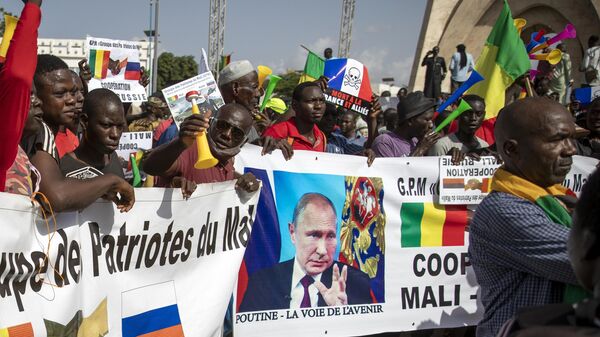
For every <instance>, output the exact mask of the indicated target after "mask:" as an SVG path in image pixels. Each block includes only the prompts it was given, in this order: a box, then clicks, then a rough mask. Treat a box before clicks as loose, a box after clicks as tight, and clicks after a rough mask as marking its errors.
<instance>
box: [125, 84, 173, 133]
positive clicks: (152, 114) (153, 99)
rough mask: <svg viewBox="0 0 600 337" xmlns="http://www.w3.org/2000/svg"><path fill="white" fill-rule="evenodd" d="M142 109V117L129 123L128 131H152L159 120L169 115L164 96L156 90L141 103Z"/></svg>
mask: <svg viewBox="0 0 600 337" xmlns="http://www.w3.org/2000/svg"><path fill="white" fill-rule="evenodd" d="M142 110H144V112H143V113H142V115H141V117H142V118H140V119H136V120H135V121H133V122H131V124H129V131H130V132H137V131H154V129H156V128H157V127H158V126H159V124H161V122H163V121H164V120H165V119H167V118H168V117H169V116H170V115H171V113H170V112H169V107H168V106H167V102H166V100H165V96H164V95H163V93H162V92H161V91H157V92H155V93H153V94H152V95H151V96H150V97H148V101H147V102H144V103H142Z"/></svg>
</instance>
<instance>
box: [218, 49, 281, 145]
mask: <svg viewBox="0 0 600 337" xmlns="http://www.w3.org/2000/svg"><path fill="white" fill-rule="evenodd" d="M219 90H220V91H221V95H223V100H224V101H225V103H232V102H235V103H238V104H241V105H243V106H244V107H246V109H247V110H248V111H249V113H250V115H251V117H252V119H253V121H254V122H253V123H254V124H253V128H252V129H251V130H250V133H249V134H248V142H249V143H255V142H257V141H258V139H259V138H260V133H259V132H258V129H259V128H261V127H260V126H258V125H257V124H263V126H262V127H265V126H264V125H269V124H270V120H269V119H268V118H267V116H266V115H265V114H263V113H260V112H259V108H260V106H259V102H260V97H261V96H262V95H263V93H264V92H263V89H262V88H260V87H259V85H258V72H257V71H256V69H255V68H254V66H253V65H252V63H250V61H248V60H241V61H234V62H231V63H229V64H228V65H227V66H226V67H225V68H223V70H221V71H220V72H219Z"/></svg>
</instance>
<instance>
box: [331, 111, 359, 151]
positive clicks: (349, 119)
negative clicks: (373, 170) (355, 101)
mask: <svg viewBox="0 0 600 337" xmlns="http://www.w3.org/2000/svg"><path fill="white" fill-rule="evenodd" d="M358 118H359V116H357V115H356V113H355V112H352V111H350V110H344V111H343V112H342V117H341V119H340V129H339V130H334V131H333V133H332V138H331V143H333V144H335V145H337V146H338V147H339V148H341V149H342V150H343V153H344V154H359V153H361V152H362V151H364V149H365V142H366V141H367V138H365V137H363V136H362V135H361V134H359V133H358V132H357V130H356V120H357V119H358Z"/></svg>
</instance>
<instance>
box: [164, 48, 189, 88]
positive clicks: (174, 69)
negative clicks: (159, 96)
mask: <svg viewBox="0 0 600 337" xmlns="http://www.w3.org/2000/svg"><path fill="white" fill-rule="evenodd" d="M196 75H198V63H196V61H195V60H194V57H193V56H190V55H187V56H175V55H173V54H172V53H162V54H160V55H159V56H158V71H157V77H158V78H157V81H156V84H157V90H162V89H163V88H165V87H168V86H171V85H173V84H175V83H177V82H181V81H183V80H185V79H188V78H190V77H193V76H196Z"/></svg>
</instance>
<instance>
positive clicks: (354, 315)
mask: <svg viewBox="0 0 600 337" xmlns="http://www.w3.org/2000/svg"><path fill="white" fill-rule="evenodd" d="M260 152H261V149H260V148H258V147H253V146H248V145H246V146H244V148H243V149H242V152H241V155H240V156H238V157H236V166H237V169H238V171H241V170H245V171H247V172H252V173H254V175H256V176H257V177H258V178H259V179H261V180H262V183H263V188H262V190H261V197H260V200H259V204H258V208H257V209H258V212H257V214H256V218H255V222H254V227H253V230H252V235H251V239H250V244H249V245H248V247H247V249H246V253H245V256H244V261H243V263H242V267H241V269H240V274H239V279H238V285H237V290H236V292H235V295H236V299H235V302H236V303H235V309H236V312H235V316H234V324H235V325H234V331H235V335H236V336H238V337H247V336H264V337H269V336H280V335H281V331H286V334H288V335H290V336H318V335H325V334H326V335H327V336H357V335H366V334H375V333H380V332H387V331H409V330H422V329H433V328H451V327H461V326H465V325H474V324H476V323H477V322H478V321H479V319H480V318H481V317H482V312H483V307H482V305H481V303H480V301H479V299H478V298H479V289H478V285H477V282H476V278H475V275H474V272H473V269H472V267H471V266H470V262H469V258H468V253H467V252H468V238H469V233H468V232H467V231H466V228H467V226H468V219H469V216H468V214H469V212H472V209H469V208H471V207H469V208H467V206H466V205H440V204H439V203H437V199H438V197H439V196H438V194H437V189H438V180H439V176H440V173H439V167H440V166H439V160H440V158H439V157H419V158H377V159H376V160H375V162H374V163H373V165H372V166H371V167H368V166H367V162H366V161H367V160H366V158H363V157H355V156H343V157H342V156H340V155H335V154H329V153H316V152H307V151H294V157H293V158H292V160H290V161H285V159H284V158H283V156H282V155H281V154H280V153H278V152H275V153H273V154H272V155H266V156H261V155H260ZM596 163H597V160H594V159H589V158H583V157H575V159H574V166H573V169H572V171H571V173H569V176H568V177H567V179H571V180H575V177H577V189H578V190H580V189H581V184H582V182H584V181H585V178H586V177H587V175H588V174H589V173H591V172H592V171H593V170H594V165H595V164H596ZM459 167H460V166H459ZM356 172H361V174H360V175H357V174H356ZM570 184H571V185H572V186H573V185H574V182H573V181H571V182H570ZM309 192H310V193H319V194H322V195H324V196H326V197H327V198H328V199H329V200H330V201H331V203H332V204H333V207H334V208H335V217H336V229H335V237H336V246H335V250H334V251H333V250H327V253H325V251H323V253H322V254H327V256H329V257H330V259H329V260H328V261H332V260H335V261H338V263H336V264H335V265H338V266H340V267H339V268H340V270H341V268H343V266H344V265H346V266H347V267H346V268H347V270H348V279H347V281H346V293H347V297H348V305H345V304H344V305H337V306H326V305H325V303H324V301H323V300H321V298H319V297H318V296H317V295H313V296H314V300H311V301H310V303H311V304H314V303H315V301H316V302H317V305H318V306H317V305H313V306H312V307H309V308H304V307H303V308H301V307H300V306H301V302H300V299H302V300H303V297H302V286H300V290H299V292H295V293H294V292H292V277H293V270H294V267H292V266H293V264H295V263H299V264H300V263H303V262H302V261H304V259H305V256H306V252H305V251H304V250H303V248H302V246H303V242H302V241H301V240H300V239H299V233H301V230H300V228H299V227H294V225H293V224H291V223H292V221H293V220H292V219H293V218H294V208H295V206H296V204H297V203H298V200H300V199H301V196H303V195H304V194H305V193H309ZM576 192H577V191H576ZM305 207H306V208H305V211H303V212H309V211H308V206H307V205H306V204H305ZM302 216H308V215H302ZM297 226H298V225H297ZM311 233H312V234H311V236H315V240H316V238H318V237H319V235H321V234H316V233H315V232H311ZM303 257H304V258H303ZM296 258H298V262H291V261H295V260H294V259H296ZM300 260H302V261H300ZM308 265H309V264H307V266H308ZM313 267H314V266H313ZM320 267H321V268H324V266H322V265H321V266H320ZM331 269H333V267H328V268H327V269H325V270H324V271H323V272H322V274H321V276H320V280H321V282H322V283H323V284H324V285H325V286H326V287H328V288H329V286H330V285H329V284H331V276H330V275H331V273H332V271H331ZM333 273H334V272H333ZM351 275H352V276H351ZM365 278H366V279H367V280H368V281H367V284H368V285H367V287H368V288H369V291H370V297H369V298H366V299H365V297H364V296H363V295H362V294H364V287H365V283H364V282H361V281H360V280H364V279H365ZM328 282H329V283H328ZM366 321H368V322H369V324H364V322H366Z"/></svg>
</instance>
